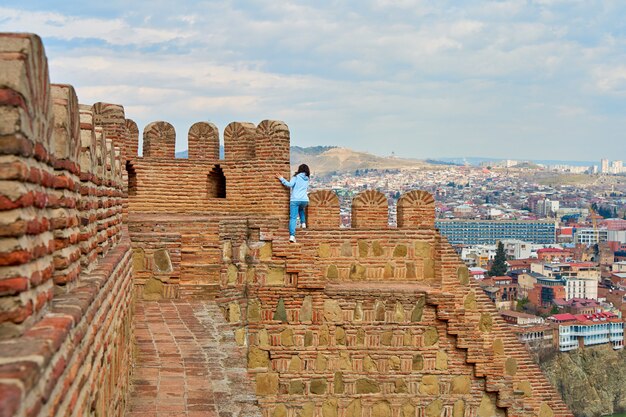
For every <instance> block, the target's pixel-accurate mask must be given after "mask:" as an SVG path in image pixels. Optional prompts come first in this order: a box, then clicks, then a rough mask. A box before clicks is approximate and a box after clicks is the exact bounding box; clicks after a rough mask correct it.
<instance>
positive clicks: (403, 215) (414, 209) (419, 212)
mask: <svg viewBox="0 0 626 417" xmlns="http://www.w3.org/2000/svg"><path fill="white" fill-rule="evenodd" d="M397 213H398V227H399V228H411V227H413V228H415V227H417V228H422V227H424V228H433V227H435V199H434V198H433V196H432V194H430V193H428V192H426V191H421V190H413V191H410V192H408V193H405V194H403V195H402V196H401V197H400V198H399V199H398V212H397Z"/></svg>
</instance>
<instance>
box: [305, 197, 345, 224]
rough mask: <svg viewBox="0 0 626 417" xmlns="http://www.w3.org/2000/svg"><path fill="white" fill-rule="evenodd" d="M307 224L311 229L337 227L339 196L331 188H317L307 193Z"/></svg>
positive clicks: (338, 221) (338, 220)
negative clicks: (317, 189)
mask: <svg viewBox="0 0 626 417" xmlns="http://www.w3.org/2000/svg"><path fill="white" fill-rule="evenodd" d="M307 224H308V227H310V228H312V229H320V230H323V229H335V228H337V227H339V224H340V219H339V197H337V194H335V193H334V192H333V191H331V190H319V191H314V192H312V193H310V194H309V205H308V207H307Z"/></svg>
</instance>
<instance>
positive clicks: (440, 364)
mask: <svg viewBox="0 0 626 417" xmlns="http://www.w3.org/2000/svg"><path fill="white" fill-rule="evenodd" d="M435 369H437V370H438V371H445V370H446V369H448V354H447V353H446V352H445V351H443V350H439V351H437V356H436V358H435Z"/></svg>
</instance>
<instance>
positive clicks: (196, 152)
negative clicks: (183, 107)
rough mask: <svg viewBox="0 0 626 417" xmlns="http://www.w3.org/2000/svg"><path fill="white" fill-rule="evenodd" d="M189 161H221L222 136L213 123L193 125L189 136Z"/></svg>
mask: <svg viewBox="0 0 626 417" xmlns="http://www.w3.org/2000/svg"><path fill="white" fill-rule="evenodd" d="M187 146H188V150H189V159H193V160H212V161H214V160H218V159H220V134H219V130H218V129H217V126H215V125H214V124H213V123H207V122H197V123H194V124H193V125H191V127H190V128H189V133H188V135H187Z"/></svg>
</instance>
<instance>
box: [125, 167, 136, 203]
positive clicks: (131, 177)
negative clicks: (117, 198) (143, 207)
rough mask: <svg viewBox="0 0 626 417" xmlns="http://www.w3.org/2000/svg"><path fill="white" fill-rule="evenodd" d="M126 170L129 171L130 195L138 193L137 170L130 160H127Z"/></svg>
mask: <svg viewBox="0 0 626 417" xmlns="http://www.w3.org/2000/svg"><path fill="white" fill-rule="evenodd" d="M126 172H127V173H128V196H134V195H137V172H136V171H135V167H133V164H131V163H130V161H126Z"/></svg>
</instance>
